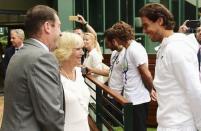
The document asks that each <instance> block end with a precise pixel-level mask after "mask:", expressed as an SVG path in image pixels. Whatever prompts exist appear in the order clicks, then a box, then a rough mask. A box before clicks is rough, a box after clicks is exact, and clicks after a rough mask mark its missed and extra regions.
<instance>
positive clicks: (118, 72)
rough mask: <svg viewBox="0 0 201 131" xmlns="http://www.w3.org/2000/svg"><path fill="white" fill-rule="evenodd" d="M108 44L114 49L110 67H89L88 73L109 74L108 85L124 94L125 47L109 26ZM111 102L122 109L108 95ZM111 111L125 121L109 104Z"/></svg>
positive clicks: (105, 34)
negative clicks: (115, 37)
mask: <svg viewBox="0 0 201 131" xmlns="http://www.w3.org/2000/svg"><path fill="white" fill-rule="evenodd" d="M104 37H105V42H106V46H107V47H108V48H109V49H111V50H112V54H111V57H110V68H109V69H101V70H100V69H95V68H89V67H88V68H87V69H88V74H91V73H95V74H99V75H103V76H108V77H109V79H108V86H109V88H111V89H112V90H113V91H115V92H116V93H118V94H120V95H122V93H123V86H124V81H123V75H122V72H123V69H122V66H123V61H124V54H125V48H124V47H123V46H122V45H118V44H117V43H116V42H114V41H113V37H114V31H113V29H112V28H109V29H107V30H106V31H105V33H104ZM108 99H109V100H110V102H112V103H113V104H114V105H115V106H116V107H118V109H119V110H122V107H121V105H120V104H119V103H117V102H116V101H114V100H113V98H112V97H110V96H109V97H108ZM107 108H108V110H110V113H111V114H113V116H115V117H116V118H117V119H118V120H119V121H120V122H123V119H122V117H121V115H120V114H119V112H118V111H116V110H114V109H113V108H112V107H110V106H109V105H108V106H107ZM108 119H109V120H110V121H111V122H112V121H113V120H112V119H111V118H108ZM112 124H113V126H117V124H116V123H115V122H112Z"/></svg>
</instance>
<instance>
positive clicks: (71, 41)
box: [54, 32, 84, 65]
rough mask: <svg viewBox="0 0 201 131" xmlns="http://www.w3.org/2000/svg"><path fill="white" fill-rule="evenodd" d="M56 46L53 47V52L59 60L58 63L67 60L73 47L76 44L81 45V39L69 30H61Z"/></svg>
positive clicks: (76, 45) (82, 43)
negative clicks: (55, 47)
mask: <svg viewBox="0 0 201 131" xmlns="http://www.w3.org/2000/svg"><path fill="white" fill-rule="evenodd" d="M57 44H58V47H57V49H55V51H54V54H55V56H56V58H57V59H58V61H59V64H60V65H62V63H63V62H64V61H65V60H68V58H69V56H70V55H71V54H72V50H73V48H76V47H78V46H83V45H84V42H83V39H82V38H81V37H80V36H79V35H77V34H75V33H71V32H62V34H61V37H60V38H59V39H58V43H57Z"/></svg>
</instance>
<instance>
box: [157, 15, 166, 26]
mask: <svg viewBox="0 0 201 131" xmlns="http://www.w3.org/2000/svg"><path fill="white" fill-rule="evenodd" d="M156 22H157V23H158V24H159V25H160V26H162V25H163V23H164V21H163V18H162V17H159V18H158V19H157V21H156Z"/></svg>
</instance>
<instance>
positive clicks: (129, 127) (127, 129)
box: [85, 75, 133, 131]
mask: <svg viewBox="0 0 201 131" xmlns="http://www.w3.org/2000/svg"><path fill="white" fill-rule="evenodd" d="M85 78H86V79H88V80H89V81H91V82H92V83H93V84H95V86H96V89H95V93H96V99H95V101H96V109H95V110H94V109H92V111H93V112H94V114H95V115H96V120H94V121H95V122H96V126H97V128H98V129H99V130H100V131H102V130H103V129H102V127H103V125H104V126H105V127H106V128H108V129H109V130H113V131H115V130H114V129H113V128H112V125H111V124H110V122H108V121H107V119H106V118H105V117H104V115H105V114H107V115H108V116H109V117H110V118H111V119H112V120H114V122H115V123H117V124H118V127H122V130H123V131H133V104H132V103H131V102H129V101H128V100H127V99H126V98H124V97H123V96H121V95H120V94H118V93H116V92H115V91H113V90H112V89H110V88H109V87H108V86H106V85H105V84H103V83H101V82H99V81H98V80H96V79H95V78H94V77H93V76H92V75H86V76H85ZM88 86H90V84H88ZM93 91H94V90H93ZM105 94H106V95H109V96H111V97H113V99H114V101H116V102H118V103H119V104H120V105H121V106H122V108H123V109H122V113H120V114H121V115H122V118H123V123H120V122H119V121H118V120H117V119H116V118H115V117H114V116H113V115H112V114H109V112H110V111H108V110H107V108H105V107H104V102H107V100H105V98H104V97H105V96H104V95H105ZM107 103H108V104H111V103H110V102H107ZM90 107H91V106H89V108H90ZM111 107H112V108H116V109H117V107H115V105H112V106H111Z"/></svg>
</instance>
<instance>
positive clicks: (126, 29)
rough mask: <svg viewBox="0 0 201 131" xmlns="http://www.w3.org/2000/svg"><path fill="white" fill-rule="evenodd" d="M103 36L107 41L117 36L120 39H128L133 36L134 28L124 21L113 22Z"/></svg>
mask: <svg viewBox="0 0 201 131" xmlns="http://www.w3.org/2000/svg"><path fill="white" fill-rule="evenodd" d="M104 37H105V38H107V40H108V41H112V39H115V38H118V39H119V40H121V41H124V42H126V41H128V40H132V39H134V38H135V33H134V29H133V28H132V27H131V26H130V25H129V24H127V23H125V22H124V21H119V22H117V23H115V24H114V25H113V26H112V27H111V28H109V29H107V30H106V31H105V33H104Z"/></svg>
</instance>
